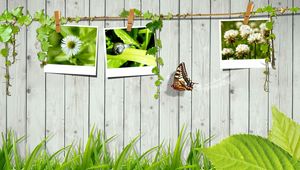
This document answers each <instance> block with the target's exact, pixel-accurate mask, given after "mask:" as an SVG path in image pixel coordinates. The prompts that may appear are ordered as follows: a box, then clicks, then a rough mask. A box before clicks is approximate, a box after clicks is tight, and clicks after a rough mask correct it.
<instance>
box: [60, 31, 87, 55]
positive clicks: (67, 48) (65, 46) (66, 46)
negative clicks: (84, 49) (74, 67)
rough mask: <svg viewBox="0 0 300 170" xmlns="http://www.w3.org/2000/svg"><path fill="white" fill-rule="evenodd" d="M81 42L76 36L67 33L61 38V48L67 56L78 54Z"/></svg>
mask: <svg viewBox="0 0 300 170" xmlns="http://www.w3.org/2000/svg"><path fill="white" fill-rule="evenodd" d="M81 44H82V42H81V41H80V39H79V38H78V37H76V36H73V35H69V36H67V37H65V38H64V39H63V40H62V43H61V48H62V51H63V52H64V53H65V54H66V55H67V56H69V57H71V56H74V55H76V54H78V52H79V51H80V47H81Z"/></svg>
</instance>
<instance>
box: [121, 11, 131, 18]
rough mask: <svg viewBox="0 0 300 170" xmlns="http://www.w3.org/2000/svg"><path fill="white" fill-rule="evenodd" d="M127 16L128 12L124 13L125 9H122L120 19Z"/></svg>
mask: <svg viewBox="0 0 300 170" xmlns="http://www.w3.org/2000/svg"><path fill="white" fill-rule="evenodd" d="M128 15H129V11H126V10H125V9H123V11H122V12H121V13H120V15H119V16H120V17H123V18H126V17H128Z"/></svg>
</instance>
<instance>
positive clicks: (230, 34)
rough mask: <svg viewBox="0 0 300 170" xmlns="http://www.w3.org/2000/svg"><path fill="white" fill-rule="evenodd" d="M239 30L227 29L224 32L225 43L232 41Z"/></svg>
mask: <svg viewBox="0 0 300 170" xmlns="http://www.w3.org/2000/svg"><path fill="white" fill-rule="evenodd" d="M238 35H239V32H238V31H237V30H228V31H226V32H225V33H224V39H225V41H226V43H234V42H235V40H236V38H237V36H238Z"/></svg>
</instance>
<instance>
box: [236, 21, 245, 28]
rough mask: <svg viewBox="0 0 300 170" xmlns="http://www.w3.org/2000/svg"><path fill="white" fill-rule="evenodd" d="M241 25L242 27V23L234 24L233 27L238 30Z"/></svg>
mask: <svg viewBox="0 0 300 170" xmlns="http://www.w3.org/2000/svg"><path fill="white" fill-rule="evenodd" d="M242 25H243V23H242V22H236V23H235V26H236V28H237V29H239V28H240V27H241V26H242Z"/></svg>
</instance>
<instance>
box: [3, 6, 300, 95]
mask: <svg viewBox="0 0 300 170" xmlns="http://www.w3.org/2000/svg"><path fill="white" fill-rule="evenodd" d="M298 11H299V7H292V8H288V7H287V8H275V7H272V6H270V5H268V6H266V7H263V8H258V9H257V10H256V11H255V12H253V13H252V15H257V14H262V13H267V14H269V16H270V18H271V19H270V21H269V22H267V24H266V26H267V28H268V29H269V30H270V34H269V36H268V39H269V40H270V41H271V43H270V45H268V46H262V47H261V48H262V49H261V50H262V51H263V52H264V53H265V54H266V59H265V61H266V70H265V71H264V74H265V75H266V80H265V87H264V89H265V91H269V75H270V71H269V65H270V64H271V65H272V68H273V69H275V56H274V43H273V41H274V39H275V38H276V36H275V34H274V33H273V25H274V20H273V18H274V17H277V15H280V14H284V13H287V12H291V13H297V12H298ZM134 13H135V16H137V17H138V18H140V19H144V20H150V22H149V23H148V24H146V27H147V28H148V29H150V30H151V31H152V32H155V33H156V36H155V46H154V47H152V48H150V49H149V50H148V51H147V54H150V55H155V56H156V62H157V66H156V67H154V68H153V70H152V72H153V73H154V74H155V75H157V80H156V81H155V86H157V91H156V93H155V95H154V98H156V99H158V98H159V93H160V91H159V86H160V85H161V83H162V82H163V80H164V78H163V76H162V75H161V74H160V67H161V66H163V65H164V61H163V58H162V57H160V56H159V55H158V54H159V50H160V49H161V48H162V43H161V40H160V39H159V37H158V36H157V35H158V33H159V32H160V31H161V29H162V27H163V20H165V19H172V18H180V17H184V18H187V17H197V16H214V15H216V16H219V15H221V14H172V13H168V14H167V15H158V14H155V13H151V12H149V11H147V12H145V13H142V12H141V11H139V10H137V9H135V10H134ZM241 14H242V13H241ZM128 15H129V11H127V10H123V11H122V12H121V13H120V15H119V18H121V19H126V18H127V17H128ZM110 18H111V19H116V18H117V17H107V16H106V17H78V16H77V17H66V18H65V17H62V18H61V20H60V22H61V24H62V25H63V24H66V23H68V22H79V21H81V20H85V21H93V20H95V19H102V20H105V19H110ZM32 21H37V22H39V23H40V27H39V28H38V29H37V30H36V31H37V39H38V41H39V42H40V43H41V51H40V52H38V53H37V56H38V59H39V61H41V65H42V66H43V65H45V64H47V52H48V49H49V47H50V46H51V45H50V43H49V41H48V40H49V38H50V37H51V35H52V34H53V32H55V20H54V18H53V17H50V16H48V15H46V14H45V12H44V10H41V11H38V12H36V13H35V14H34V17H32V16H31V15H30V14H29V13H28V12H26V13H25V14H24V13H23V7H17V8H15V9H13V10H11V11H8V10H4V11H3V13H2V14H1V15H0V42H1V43H2V44H4V47H3V48H2V49H1V50H0V54H1V56H3V57H4V59H5V80H6V94H7V95H10V91H9V87H10V86H11V83H10V78H11V76H10V73H9V68H10V66H11V65H12V64H14V63H15V62H16V56H17V52H16V35H17V34H18V33H19V31H20V29H21V27H23V26H29V25H30V24H31V23H32Z"/></svg>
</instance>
